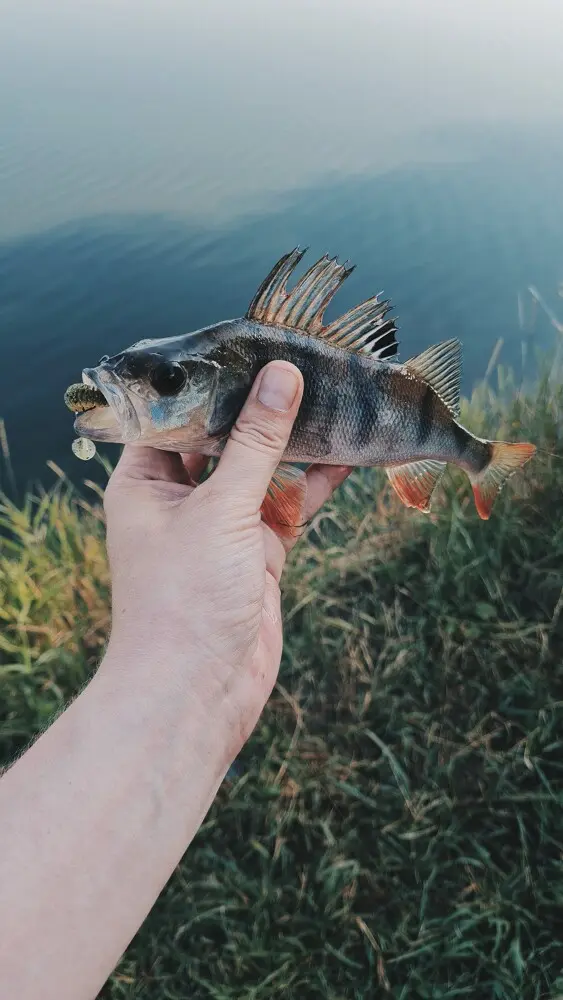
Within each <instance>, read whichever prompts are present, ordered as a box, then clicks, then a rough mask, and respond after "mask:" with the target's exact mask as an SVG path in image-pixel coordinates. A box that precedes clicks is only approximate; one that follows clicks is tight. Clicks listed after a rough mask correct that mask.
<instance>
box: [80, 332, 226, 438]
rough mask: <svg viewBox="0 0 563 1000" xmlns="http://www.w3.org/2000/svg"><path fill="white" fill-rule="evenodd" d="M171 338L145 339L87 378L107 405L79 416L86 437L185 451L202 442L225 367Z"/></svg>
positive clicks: (88, 372) (100, 365)
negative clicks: (183, 449)
mask: <svg viewBox="0 0 563 1000" xmlns="http://www.w3.org/2000/svg"><path fill="white" fill-rule="evenodd" d="M178 339H179V338H171V339H170V341H165V340H158V341H157V340H155V341H141V342H139V343H137V344H134V345H133V346H132V347H130V348H128V349H127V350H125V351H122V352H121V353H119V354H115V355H114V356H113V357H104V358H102V359H101V361H100V362H99V363H98V365H97V366H96V367H95V368H85V369H84V370H83V372H82V381H83V383H85V384H86V385H87V386H90V387H92V388H93V389H96V390H98V392H99V393H101V394H102V396H103V397H104V399H105V404H106V405H96V406H93V407H91V408H89V409H87V410H85V412H83V413H79V414H78V416H77V417H76V419H75V423H74V428H75V430H76V432H77V433H78V434H79V435H80V436H81V437H87V438H90V439H91V440H93V441H106V442H112V443H116V444H126V443H135V442H137V443H139V444H147V445H151V446H153V447H162V448H166V447H170V448H174V449H178V450H181V448H182V447H185V448H186V450H190V448H193V449H196V448H198V447H201V446H202V443H203V441H204V439H205V437H206V436H207V435H206V430H205V428H206V420H207V416H208V413H209V412H210V407H211V406H212V402H213V397H214V394H215V391H216V384H217V377H218V372H219V369H220V366H219V365H218V364H217V363H216V362H215V361H212V360H210V359H208V358H206V357H204V356H202V355H198V354H194V353H188V352H187V351H186V350H185V349H182V347H181V346H180V345H179V344H178Z"/></svg>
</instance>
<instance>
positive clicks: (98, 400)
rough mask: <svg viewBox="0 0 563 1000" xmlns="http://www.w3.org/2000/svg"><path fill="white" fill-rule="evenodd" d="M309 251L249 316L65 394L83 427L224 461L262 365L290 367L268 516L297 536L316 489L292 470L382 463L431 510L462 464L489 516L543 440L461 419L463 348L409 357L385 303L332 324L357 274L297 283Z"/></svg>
mask: <svg viewBox="0 0 563 1000" xmlns="http://www.w3.org/2000/svg"><path fill="white" fill-rule="evenodd" d="M304 252H305V251H302V250H300V249H295V250H293V251H292V252H291V253H288V254H286V255H285V256H284V257H282V258H281V260H279V261H278V263H277V264H276V265H275V267H274V268H273V269H272V271H271V272H270V274H269V275H268V277H267V278H266V279H265V280H264V281H263V283H262V284H261V286H260V288H259V289H258V291H257V292H256V294H255V296H254V298H253V300H252V302H251V303H250V306H249V308H248V310H247V312H246V315H245V316H243V317H240V318H238V319H230V320H225V321H223V322H220V323H216V324H213V325H212V326H207V327H205V328H204V329H201V330H196V331H194V332H191V333H185V334H181V335H179V336H173V337H166V338H164V339H156V340H142V341H139V342H138V343H135V344H133V345H132V346H131V347H129V348H127V349H126V350H124V351H121V352H120V353H118V354H115V355H114V356H113V357H104V358H102V360H101V361H100V362H99V364H98V365H97V366H96V367H94V368H86V369H84V371H83V373H82V383H79V384H77V385H74V386H70V388H69V389H68V390H67V393H66V402H67V405H68V406H69V407H70V409H72V410H74V411H75V412H77V416H76V419H75V430H76V431H77V433H78V434H79V435H81V437H83V438H87V439H89V440H91V441H106V442H115V443H122V444H123V443H131V444H141V445H151V446H152V447H155V448H163V449H165V450H168V451H179V452H182V453H189V452H200V453H203V454H204V455H208V456H217V455H219V454H220V453H221V450H222V448H223V446H224V444H225V441H226V439H227V436H228V434H229V431H230V430H231V428H232V426H233V424H234V422H235V421H236V419H237V416H238V414H239V412H240V410H241V407H242V405H243V403H244V401H245V399H246V397H247V395H248V392H249V389H250V387H251V385H252V383H253V381H254V379H255V377H256V375H257V374H258V372H259V371H260V369H261V368H262V367H263V366H264V365H265V364H267V363H268V362H269V361H273V360H275V359H284V360H287V361H291V362H293V364H295V365H296V366H297V367H298V368H299V369H300V370H301V372H302V374H303V378H304V383H305V388H304V395H303V401H302V404H301V407H300V410H299V413H298V416H297V419H296V421H295V424H294V427H293V431H292V434H291V437H290V440H289V443H288V446H287V449H286V451H285V453H284V463H283V464H282V465H280V467H279V468H278V470H277V473H276V475H275V476H274V478H273V480H272V483H271V484H270V489H269V491H268V496H267V498H266V500H265V503H264V506H263V508H262V514H263V517H264V519H265V520H266V521H267V522H268V523H270V524H273V525H275V527H276V528H277V530H278V531H280V532H281V533H285V534H288V535H291V534H293V533H294V532H295V530H296V526H297V525H299V523H300V511H301V506H302V502H303V499H304V489H305V483H304V476H303V473H302V472H301V471H300V470H299V469H296V468H295V466H291V464H288V463H292V462H293V463H300V464H303V463H309V462H322V463H326V464H331V465H353V466H382V467H383V468H384V469H385V470H386V473H387V476H388V477H389V480H390V482H391V485H392V486H393V488H394V490H395V491H396V493H397V494H398V496H399V497H400V499H401V500H402V502H403V503H404V504H406V505H407V506H408V507H415V508H417V509H418V510H421V511H425V512H428V511H429V510H430V505H431V499H432V494H433V492H434V490H435V488H436V486H437V484H438V482H439V481H440V478H441V476H442V474H443V472H444V469H445V468H446V465H447V463H452V464H453V465H457V466H459V467H460V468H462V469H464V470H465V472H466V473H467V475H468V476H469V479H470V481H471V484H472V487H473V493H474V497H475V504H476V507H477V511H478V513H479V515H480V516H481V517H482V518H483V519H487V518H488V517H489V516H490V513H491V510H492V507H493V504H494V502H495V499H496V497H497V495H498V493H499V491H500V490H501V488H502V486H503V485H504V483H505V481H506V480H507V479H508V478H509V477H510V476H511V475H512V474H513V473H514V472H516V471H517V470H518V469H520V468H521V467H522V466H523V465H524V464H525V463H526V462H527V461H528V460H529V459H530V458H531V457H532V455H533V454H534V452H535V447H534V445H533V444H528V443H509V442H505V441H488V440H484V439H482V438H479V437H476V436H475V435H474V434H472V433H471V431H469V430H467V429H466V428H465V427H463V426H462V424H461V423H460V422H459V394H460V377H461V345H460V343H459V341H458V340H447V341H445V342H443V343H440V344H436V345H434V346H432V347H429V348H428V349H427V350H425V351H423V352H422V354H419V355H418V356H416V357H412V358H410V359H409V360H408V361H405V362H404V363H402V364H401V363H399V362H398V360H397V357H396V355H397V349H398V345H397V337H396V332H397V331H396V324H395V322H394V320H393V319H392V318H390V317H389V315H388V314H389V312H390V310H391V305H390V303H389V301H388V300H385V299H384V300H381V299H380V298H379V296H373V297H372V298H370V299H367V301H365V302H362V303H361V304H360V305H358V306H356V307H355V308H353V309H350V310H349V311H348V312H346V313H345V314H344V315H343V316H341V317H340V318H338V319H335V320H334V321H333V322H331V323H328V324H327V323H325V322H324V319H323V316H324V312H325V310H326V307H327V305H328V303H329V302H330V300H331V299H332V297H333V295H334V294H335V292H336V291H337V290H338V288H340V286H341V285H342V283H343V282H344V281H345V280H346V278H347V277H348V276H349V274H350V273H351V272H352V270H353V267H347V266H346V265H343V264H340V263H338V261H337V260H336V259H335V258H329V257H328V256H324V257H322V258H321V259H320V260H319V261H317V262H316V263H315V264H313V266H312V267H310V268H309V270H308V271H307V272H306V273H305V274H304V275H303V276H302V277H301V278H300V279H299V280H297V282H296V283H295V284H294V285H293V287H292V288H288V282H289V279H290V278H291V277H292V275H293V272H294V270H295V268H296V266H297V265H298V263H299V261H300V260H301V258H302V257H303V254H304Z"/></svg>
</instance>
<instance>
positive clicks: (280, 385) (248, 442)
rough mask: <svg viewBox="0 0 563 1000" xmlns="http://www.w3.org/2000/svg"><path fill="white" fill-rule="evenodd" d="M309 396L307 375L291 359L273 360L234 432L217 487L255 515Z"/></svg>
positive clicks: (220, 466)
mask: <svg viewBox="0 0 563 1000" xmlns="http://www.w3.org/2000/svg"><path fill="white" fill-rule="evenodd" d="M302 396H303V376H302V375H301V372H300V371H299V369H298V368H296V367H295V365H292V364H290V363H289V362H288V361H272V362H271V363H270V364H269V365H266V367H265V368H263V369H262V371H261V372H260V373H259V374H258V376H257V378H256V380H255V382H254V385H253V386H252V389H251V390H250V394H249V396H248V399H247V400H246V402H245V404H244V406H243V408H242V410H241V412H240V415H239V417H238V420H237V421H236V423H235V425H234V427H233V429H232V430H231V433H230V436H229V439H228V441H227V443H226V445H225V448H224V451H223V454H222V455H221V458H220V460H219V464H218V466H217V468H216V470H215V472H214V473H213V479H214V481H215V485H216V486H219V487H220V490H221V491H222V490H224V491H225V495H227V496H228V497H229V499H230V500H239V501H240V502H241V503H242V504H243V505H244V506H245V507H246V508H247V509H248V510H249V511H252V512H253V511H256V510H259V509H260V506H261V504H262V501H263V500H264V497H265V495H266V491H267V489H268V484H269V482H270V479H271V478H272V476H273V474H274V472H275V470H276V467H277V466H278V465H279V463H280V462H281V460H282V456H283V453H284V451H285V448H286V445H287V442H288V441H289V436H290V434H291V430H292V427H293V424H294V421H295V418H296V416H297V411H298V410H299V404H300V403H301V398H302Z"/></svg>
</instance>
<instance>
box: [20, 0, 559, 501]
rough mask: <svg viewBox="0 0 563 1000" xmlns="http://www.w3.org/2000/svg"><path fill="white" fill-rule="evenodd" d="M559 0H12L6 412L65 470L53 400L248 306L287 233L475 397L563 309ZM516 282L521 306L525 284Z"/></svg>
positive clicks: (404, 347)
mask: <svg viewBox="0 0 563 1000" xmlns="http://www.w3.org/2000/svg"><path fill="white" fill-rule="evenodd" d="M562 51H563V18H562V16H561V4H560V0H553V2H548V0H536V2H535V3H534V5H533V9H532V8H531V7H530V5H529V4H528V3H524V2H520V0H503V2H500V0H498V2H497V0H487V2H485V0H476V2H473V3H472V4H454V3H452V2H451V0H425V2H424V3H422V2H420V0H392V2H391V0H322V2H321V0H315V2H313V0H283V2H281V0H254V2H250V0H237V2H233V0H205V3H201V2H197V3H196V2H189V0H159V3H158V4H155V3H154V2H153V0H150V2H149V0H97V2H96V3H95V4H77V3H76V2H75V0H72V2H71V0H68V2H66V0H65V2H62V0H51V2H50V3H48V4H47V3H45V0H36V2H29V0H18V2H13V0H0V345H1V349H2V354H1V359H2V360H1V365H0V416H3V417H4V419H5V421H6V426H7V431H8V437H9V441H10V446H11V450H12V456H13V461H14V465H15V468H16V473H17V476H18V480H19V482H20V483H21V484H23V483H25V482H26V481H27V480H28V479H30V478H33V479H41V480H42V481H43V482H48V481H50V479H51V478H52V474H51V473H50V472H49V470H48V469H47V468H46V465H45V463H46V461H47V459H54V460H55V461H56V462H58V463H59V464H60V465H61V466H62V467H63V468H64V469H65V470H66V471H67V472H68V473H69V474H70V475H71V476H72V477H73V478H75V479H80V478H81V477H82V476H84V475H85V474H86V473H87V472H90V469H91V466H89V467H85V466H84V465H82V464H81V463H79V462H78V460H76V459H75V458H74V457H73V456H72V454H71V451H70V444H71V441H72V438H73V432H72V417H71V416H70V414H69V413H68V412H67V411H66V410H65V407H64V404H63V393H64V390H65V388H66V386H67V384H69V383H70V382H72V381H75V380H76V379H77V378H79V375H80V371H81V369H82V367H84V366H88V365H91V364H94V363H96V361H97V360H98V358H99V357H100V355H102V354H105V353H109V354H111V353H113V352H114V351H117V350H118V349H120V348H123V347H125V346H127V345H128V344H130V343H131V342H133V341H135V340H138V339H140V338H142V337H156V336H166V335H169V334H172V333H177V332H181V331H184V330H187V329H190V328H196V327H198V326H202V325H205V324H207V323H212V322H214V321H217V320H219V319H224V318H229V317H232V316H236V315H240V314H241V313H243V312H244V311H245V309H246V307H247V305H248V302H249V301H250V299H251V297H252V295H253V293H254V291H255V288H256V286H257V285H258V284H259V282H260V281H261V280H262V278H263V277H264V275H265V273H266V272H267V271H268V270H269V269H270V267H271V265H272V264H273V263H274V261H275V260H276V259H277V258H278V257H279V256H281V254H283V253H285V252H286V251H287V250H289V249H291V248H292V247H293V246H295V245H296V244H301V245H308V246H310V248H311V249H310V251H309V254H308V255H307V258H306V259H307V261H308V263H312V262H313V259H316V256H320V255H321V254H323V253H324V252H329V253H331V254H338V255H339V257H340V258H341V259H342V260H344V259H346V258H349V259H350V260H351V261H352V262H354V263H356V264H357V269H356V271H355V272H354V274H353V275H352V277H351V278H350V279H349V281H348V282H347V283H346V285H345V287H344V288H343V289H342V290H341V292H340V293H339V295H338V299H337V302H335V303H333V304H332V306H331V309H330V312H329V316H330V315H335V314H336V312H337V311H344V310H345V309H346V308H348V307H350V306H351V305H353V304H355V303H356V302H359V301H360V300H361V299H362V298H364V297H367V296H369V295H371V294H373V293H374V292H378V291H380V290H383V291H384V292H385V294H386V295H387V296H389V297H390V298H391V299H392V301H393V303H394V305H395V312H396V315H397V317H398V321H399V326H400V341H401V357H402V359H406V358H407V357H408V356H409V355H410V354H414V353H416V352H418V351H419V350H421V349H422V348H424V347H425V346H426V345H428V344H430V343H432V342H435V341H437V340H440V339H443V338H446V337H451V336H452V335H455V336H459V337H460V339H461V340H462V341H463V345H464V360H465V374H464V388H465V390H469V389H470V388H471V385H472V384H473V383H474V382H475V380H477V379H479V378H480V377H481V376H482V375H483V373H484V371H485V369H486V366H487V362H488V359H489V357H490V355H491V352H492V350H493V348H494V345H495V343H496V341H497V339H498V338H499V337H503V338H504V340H505V346H504V348H503V353H502V358H503V359H504V360H505V361H506V362H510V363H512V364H514V365H516V366H517V367H518V366H519V365H520V358H521V343H522V338H523V337H527V338H529V339H531V341H532V342H533V344H534V345H537V346H538V348H539V350H540V351H544V350H546V349H549V347H550V345H551V344H552V343H553V340H554V338H555V337H556V336H557V335H556V333H555V332H554V329H553V327H552V326H551V325H550V323H549V320H548V318H547V316H546V315H545V314H544V313H543V312H542V311H541V310H537V309H536V311H535V313H534V311H533V309H532V306H533V301H532V299H531V297H530V295H529V293H528V292H527V291H526V290H527V288H528V286H530V285H532V286H535V287H536V288H537V289H538V290H539V291H540V293H541V295H542V296H543V297H544V298H545V300H546V302H547V303H548V304H549V306H550V307H552V308H553V309H554V310H555V311H556V312H557V311H558V313H559V315H560V317H561V318H562V319H563V300H562V299H561V298H559V297H558V285H559V283H560V281H561V280H562V279H563V183H562V180H561V178H562V175H563V128H562V126H563V60H562V58H561V52H562ZM519 295H520V297H521V306H520V315H519V307H518V297H519Z"/></svg>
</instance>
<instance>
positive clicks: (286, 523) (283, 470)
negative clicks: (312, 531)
mask: <svg viewBox="0 0 563 1000" xmlns="http://www.w3.org/2000/svg"><path fill="white" fill-rule="evenodd" d="M306 496H307V478H306V476H305V473H304V472H303V471H302V470H301V469H298V468H296V466H295V465H289V464H287V463H285V462H282V463H281V465H278V467H277V469H276V471H275V472H274V475H273V476H272V479H271V481H270V485H269V486H268V492H267V494H266V497H265V500H264V503H263V504H262V507H261V512H262V520H263V521H265V523H266V524H268V525H269V526H270V528H272V530H273V531H275V532H276V534H277V535H280V537H281V538H296V537H298V536H299V535H300V534H301V532H302V531H303V528H304V527H305V524H304V518H303V508H304V506H305V498H306Z"/></svg>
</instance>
